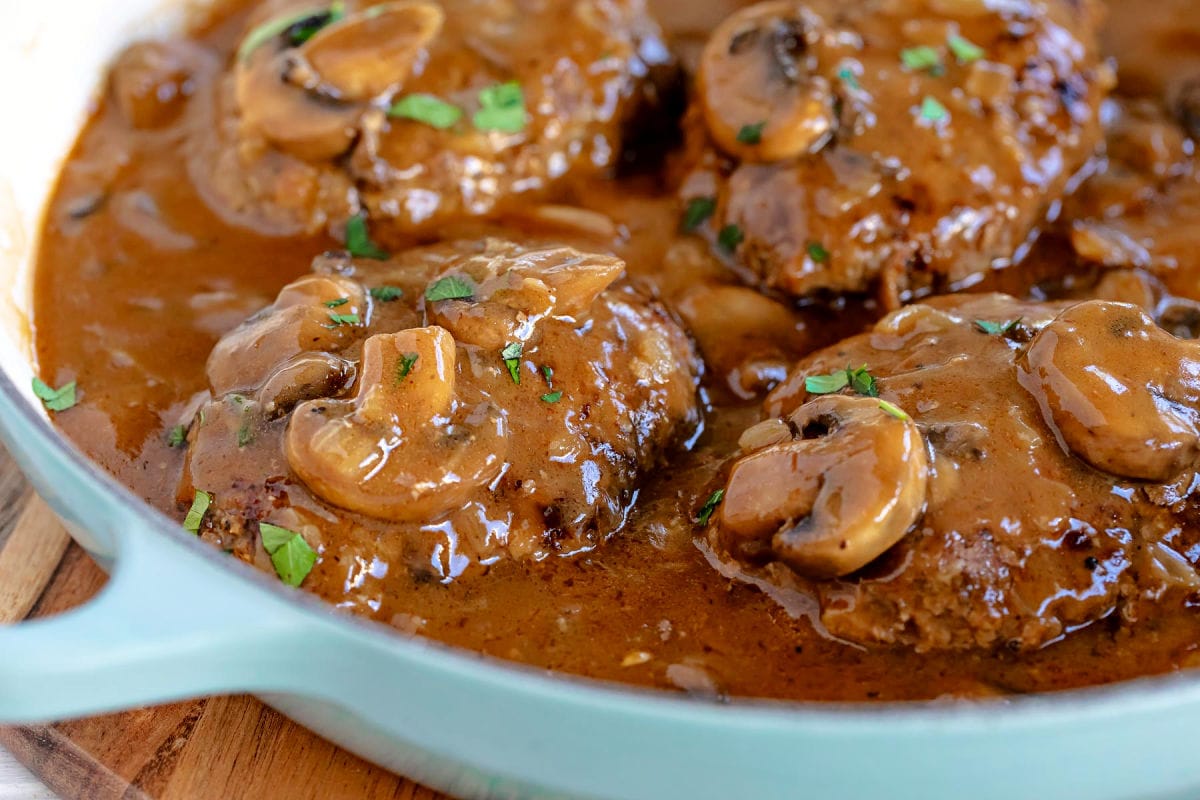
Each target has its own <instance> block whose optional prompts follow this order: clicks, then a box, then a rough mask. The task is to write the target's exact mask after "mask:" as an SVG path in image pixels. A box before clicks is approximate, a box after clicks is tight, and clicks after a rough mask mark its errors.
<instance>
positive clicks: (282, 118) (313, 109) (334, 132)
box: [234, 46, 362, 161]
mask: <svg viewBox="0 0 1200 800" xmlns="http://www.w3.org/2000/svg"><path fill="white" fill-rule="evenodd" d="M295 65H296V61H295V57H294V55H293V54H292V53H290V52H284V53H280V52H276V51H273V50H272V48H269V47H266V46H264V47H260V48H258V49H257V50H255V51H254V52H253V53H251V54H250V56H249V57H248V58H247V59H246V60H244V61H241V60H239V62H238V64H237V66H236V67H235V68H234V69H235V84H234V89H235V94H236V98H237V106H238V110H239V111H240V112H241V116H242V124H243V125H245V126H247V127H248V128H249V129H250V130H251V131H254V132H255V133H257V134H258V135H259V136H261V137H263V138H264V139H266V140H267V141H268V142H270V143H271V144H273V145H274V146H276V147H278V148H279V149H280V150H283V151H284V152H286V153H289V154H291V155H293V156H296V157H297V158H302V159H305V160H307V161H324V160H329V159H333V158H337V157H338V156H340V155H341V154H343V153H345V152H346V151H347V150H349V149H350V146H351V145H352V144H354V139H355V137H356V136H357V130H358V120H359V117H360V116H361V114H362V109H361V108H360V107H358V106H355V105H346V104H344V103H340V102H336V101H333V100H329V99H324V98H321V97H320V96H318V95H315V94H313V93H312V92H309V91H308V90H306V89H304V88H301V87H299V86H294V85H293V84H291V83H290V82H288V80H287V79H286V76H287V75H289V74H290V73H291V71H292V70H293V69H294V68H295Z"/></svg>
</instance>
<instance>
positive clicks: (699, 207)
mask: <svg viewBox="0 0 1200 800" xmlns="http://www.w3.org/2000/svg"><path fill="white" fill-rule="evenodd" d="M716 210H717V201H716V200H714V199H713V198H711V197H693V198H692V199H691V200H688V204H687V208H686V209H684V212H683V231H684V233H691V232H692V231H694V230H696V228H699V227H700V226H701V225H703V224H704V223H705V222H706V221H707V220H708V218H709V217H711V216H712V215H713V212H714V211H716Z"/></svg>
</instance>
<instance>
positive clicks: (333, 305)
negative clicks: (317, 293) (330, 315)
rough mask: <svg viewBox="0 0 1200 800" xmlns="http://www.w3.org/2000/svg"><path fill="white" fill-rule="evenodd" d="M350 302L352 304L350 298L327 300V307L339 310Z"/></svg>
mask: <svg viewBox="0 0 1200 800" xmlns="http://www.w3.org/2000/svg"><path fill="white" fill-rule="evenodd" d="M349 302H350V298H349V297H339V298H338V299H337V300H326V301H325V307H326V308H337V307H338V306H344V305H346V303H349Z"/></svg>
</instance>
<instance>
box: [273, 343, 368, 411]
mask: <svg viewBox="0 0 1200 800" xmlns="http://www.w3.org/2000/svg"><path fill="white" fill-rule="evenodd" d="M352 380H354V364H353V363H352V362H350V361H347V360H346V359H344V358H341V357H339V356H335V355H333V354H332V353H319V352H318V353H301V354H300V355H298V356H296V357H295V358H292V359H290V360H289V361H287V362H286V363H285V364H284V365H283V366H281V367H280V368H279V369H277V370H275V372H274V374H272V375H271V377H270V378H267V381H266V383H264V384H263V385H262V388H261V389H259V391H258V402H259V403H260V404H261V405H262V408H263V411H264V412H266V414H267V415H268V417H270V418H275V417H278V416H281V415H283V414H286V413H287V412H289V411H291V410H292V409H293V408H295V407H296V406H297V405H299V404H300V403H302V402H304V401H305V400H314V399H316V398H318V397H330V396H332V395H336V394H338V393H339V392H341V391H342V389H343V388H344V387H346V386H347V385H348V384H349V383H350V382H351V381H352Z"/></svg>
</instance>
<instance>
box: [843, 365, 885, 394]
mask: <svg viewBox="0 0 1200 800" xmlns="http://www.w3.org/2000/svg"><path fill="white" fill-rule="evenodd" d="M846 374H847V375H849V376H850V388H851V389H853V390H854V391H856V392H858V393H859V394H861V395H865V396H867V397H878V396H879V387H878V386H876V384H875V376H874V375H872V374H871V373H869V372H867V365H866V364H863V365H862V366H861V367H859V368H858V369H850V368H847V369H846Z"/></svg>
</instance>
